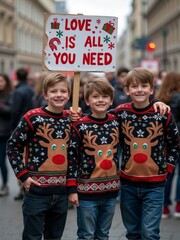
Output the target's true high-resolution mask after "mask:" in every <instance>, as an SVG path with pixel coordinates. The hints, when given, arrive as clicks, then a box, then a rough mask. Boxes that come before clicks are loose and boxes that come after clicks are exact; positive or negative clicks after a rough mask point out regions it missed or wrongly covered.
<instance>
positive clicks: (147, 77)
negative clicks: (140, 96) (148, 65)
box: [126, 67, 154, 88]
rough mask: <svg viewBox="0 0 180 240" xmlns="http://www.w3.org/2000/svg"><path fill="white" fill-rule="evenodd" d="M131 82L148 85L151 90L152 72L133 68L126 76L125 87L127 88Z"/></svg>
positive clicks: (152, 83) (152, 84)
mask: <svg viewBox="0 0 180 240" xmlns="http://www.w3.org/2000/svg"><path fill="white" fill-rule="evenodd" d="M133 82H138V83H139V82H140V83H149V84H150V86H151V88H153V87H154V77H153V74H152V72H150V71H149V70H147V69H145V68H142V67H137V68H134V69H132V70H131V71H130V72H128V74H127V76H126V87H127V88H128V87H129V85H130V84H131V83H133Z"/></svg>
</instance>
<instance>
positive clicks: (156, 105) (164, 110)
mask: <svg viewBox="0 0 180 240" xmlns="http://www.w3.org/2000/svg"><path fill="white" fill-rule="evenodd" d="M153 107H154V111H155V112H157V111H158V109H159V112H160V114H161V116H164V115H165V114H166V113H169V112H170V110H171V108H170V107H169V106H168V105H166V104H165V103H163V102H156V103H154V104H153Z"/></svg>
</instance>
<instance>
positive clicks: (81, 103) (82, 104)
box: [65, 79, 90, 114]
mask: <svg viewBox="0 0 180 240" xmlns="http://www.w3.org/2000/svg"><path fill="white" fill-rule="evenodd" d="M71 81H72V86H73V80H72V79H71ZM84 84H85V83H84V81H83V79H80V86H79V108H81V111H82V112H83V113H84V114H88V113H90V108H89V106H87V104H86V102H85V100H84ZM71 92H72V93H71V97H70V99H69V101H68V102H67V104H66V106H65V109H70V107H72V95H73V88H72V91H71Z"/></svg>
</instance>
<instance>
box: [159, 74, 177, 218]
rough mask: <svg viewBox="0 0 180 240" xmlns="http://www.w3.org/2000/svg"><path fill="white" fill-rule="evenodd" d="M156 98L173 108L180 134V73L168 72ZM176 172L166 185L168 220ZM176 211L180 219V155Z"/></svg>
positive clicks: (165, 201)
mask: <svg viewBox="0 0 180 240" xmlns="http://www.w3.org/2000/svg"><path fill="white" fill-rule="evenodd" d="M156 97H157V98H158V99H160V100H161V101H163V102H164V103H166V104H168V105H169V106H170V107H171V111H172V114H173V116H174V118H175V121H176V124H177V127H178V130H179V132H180V73H178V72H168V73H167V75H166V77H165V79H164V80H163V82H162V84H161V86H160V88H159V90H158V92H157V94H156ZM173 179H174V171H173V173H172V174H171V175H170V176H169V178H168V180H167V182H166V185H165V196H164V208H163V214H162V218H168V217H169V216H170V215H171V210H170V205H171V204H172V201H171V193H172V181H173ZM175 202H176V205H175V211H174V216H175V217H178V218H180V155H179V157H178V161H177V182H176V190H175Z"/></svg>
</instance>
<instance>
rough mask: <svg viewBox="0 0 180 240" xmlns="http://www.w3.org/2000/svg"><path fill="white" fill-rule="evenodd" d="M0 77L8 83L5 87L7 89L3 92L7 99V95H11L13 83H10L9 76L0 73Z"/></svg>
mask: <svg viewBox="0 0 180 240" xmlns="http://www.w3.org/2000/svg"><path fill="white" fill-rule="evenodd" d="M0 76H1V77H2V78H3V79H4V80H5V82H6V86H5V89H4V90H2V95H3V96H4V97H5V96H7V95H9V94H10V93H11V91H12V84H11V81H10V78H9V77H8V75H7V74H4V73H0Z"/></svg>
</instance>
